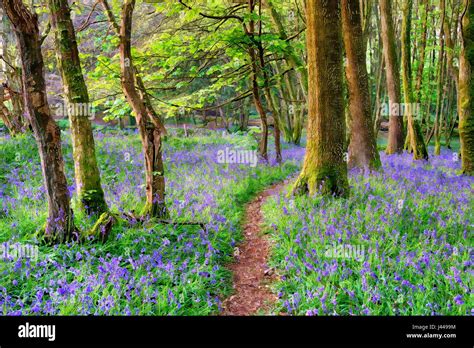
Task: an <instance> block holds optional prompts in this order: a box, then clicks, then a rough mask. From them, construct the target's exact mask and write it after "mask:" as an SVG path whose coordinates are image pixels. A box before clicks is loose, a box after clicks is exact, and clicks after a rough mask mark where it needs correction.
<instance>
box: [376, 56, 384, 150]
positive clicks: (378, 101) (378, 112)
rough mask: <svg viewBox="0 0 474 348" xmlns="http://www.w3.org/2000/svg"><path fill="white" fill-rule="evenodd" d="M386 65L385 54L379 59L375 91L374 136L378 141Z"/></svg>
mask: <svg viewBox="0 0 474 348" xmlns="http://www.w3.org/2000/svg"><path fill="white" fill-rule="evenodd" d="M384 67H385V61H384V60H383V55H381V56H380V60H379V69H378V72H377V89H376V92H375V104H374V105H375V106H374V108H375V110H374V114H375V116H374V118H373V119H374V125H373V126H374V138H375V140H376V141H377V136H378V134H379V130H380V124H381V123H382V108H381V106H382V102H383V100H384V94H383V86H384V83H385V81H384V80H383V78H384V74H383V70H384Z"/></svg>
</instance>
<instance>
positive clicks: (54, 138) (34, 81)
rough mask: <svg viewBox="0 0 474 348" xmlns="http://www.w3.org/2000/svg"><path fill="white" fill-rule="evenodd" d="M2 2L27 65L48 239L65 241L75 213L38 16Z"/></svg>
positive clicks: (5, 0) (6, 0)
mask: <svg viewBox="0 0 474 348" xmlns="http://www.w3.org/2000/svg"><path fill="white" fill-rule="evenodd" d="M2 3H3V6H4V9H5V11H6V13H7V15H8V17H9V18H10V21H11V23H12V25H13V26H14V28H15V32H16V35H17V39H18V46H19V50H20V57H21V63H22V68H23V89H24V92H25V105H26V108H27V109H28V117H29V123H30V125H31V127H32V129H33V132H34V136H35V139H36V143H37V145H38V150H39V154H40V159H41V169H42V174H43V180H44V185H45V188H46V198H47V201H48V219H47V222H46V226H45V239H47V240H48V241H50V242H64V241H66V240H69V239H71V237H72V234H73V232H74V214H73V212H72V209H71V207H70V197H69V191H68V185H67V181H66V176H65V174H64V161H63V156H62V152H61V132H60V130H59V127H58V125H57V124H56V123H55V122H54V120H53V117H52V116H51V110H50V108H49V105H48V100H47V98H46V84H45V79H44V63H43V57H42V55H41V40H40V34H39V29H38V16H37V15H36V14H33V13H31V12H30V11H29V10H28V8H27V7H26V6H25V5H24V4H23V2H22V1H17V0H2Z"/></svg>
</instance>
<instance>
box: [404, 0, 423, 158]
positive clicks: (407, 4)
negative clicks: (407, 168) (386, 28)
mask: <svg viewBox="0 0 474 348" xmlns="http://www.w3.org/2000/svg"><path fill="white" fill-rule="evenodd" d="M412 5H413V2H412V0H404V2H403V22H402V68H403V91H404V93H403V96H404V101H405V110H407V125H408V135H409V137H410V138H409V141H410V147H411V150H412V151H413V159H415V160H420V159H424V160H427V159H428V151H426V146H425V142H424V140H423V134H422V133H421V127H420V124H419V123H418V120H416V119H415V117H416V115H413V107H412V105H413V101H414V99H413V89H412V85H411V59H410V54H411V49H410V26H411V12H412Z"/></svg>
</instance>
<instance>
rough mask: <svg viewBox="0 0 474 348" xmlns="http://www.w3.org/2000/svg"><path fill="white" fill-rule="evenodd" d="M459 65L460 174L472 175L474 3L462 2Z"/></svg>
mask: <svg viewBox="0 0 474 348" xmlns="http://www.w3.org/2000/svg"><path fill="white" fill-rule="evenodd" d="M464 4H465V10H464V14H463V16H462V21H461V37H462V39H461V41H462V42H461V43H462V48H461V57H460V58H461V59H460V63H459V99H458V108H459V136H460V142H461V159H462V173H463V174H466V175H471V176H472V175H474V107H473V106H474V83H473V80H474V76H473V75H474V74H473V73H474V69H473V68H474V1H473V0H464Z"/></svg>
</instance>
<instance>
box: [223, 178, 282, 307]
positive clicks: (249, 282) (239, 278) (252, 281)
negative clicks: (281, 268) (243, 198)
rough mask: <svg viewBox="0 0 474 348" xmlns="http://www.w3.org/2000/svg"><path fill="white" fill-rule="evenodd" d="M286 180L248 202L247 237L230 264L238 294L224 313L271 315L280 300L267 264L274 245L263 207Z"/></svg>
mask: <svg viewBox="0 0 474 348" xmlns="http://www.w3.org/2000/svg"><path fill="white" fill-rule="evenodd" d="M286 183H287V181H285V182H282V183H279V184H275V185H273V186H270V187H269V188H268V189H266V190H265V191H263V192H261V193H260V194H259V195H258V197H257V198H255V199H254V200H253V201H252V202H251V203H250V204H248V205H247V208H246V212H245V220H244V226H243V231H244V238H245V239H244V241H243V242H242V244H240V245H239V246H238V248H237V249H236V253H235V260H236V262H235V263H233V264H231V265H230V266H229V269H230V270H231V271H232V272H233V274H234V293H233V294H232V296H230V297H229V298H227V299H226V300H225V301H224V303H223V311H222V315H252V314H270V313H269V310H270V308H271V306H272V304H273V303H274V302H275V301H276V300H277V299H278V298H277V296H276V295H274V294H272V292H271V291H270V288H269V284H270V283H271V282H273V281H275V280H276V278H277V276H276V275H275V274H274V273H273V272H272V270H270V269H269V267H268V265H267V260H268V257H269V251H270V245H269V242H268V238H267V236H265V235H262V232H261V225H262V223H263V216H262V212H261V207H262V205H263V203H264V202H265V200H266V199H267V198H268V197H270V196H274V195H277V194H278V193H279V192H280V191H281V189H282V188H283V187H284V186H285V185H286Z"/></svg>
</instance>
